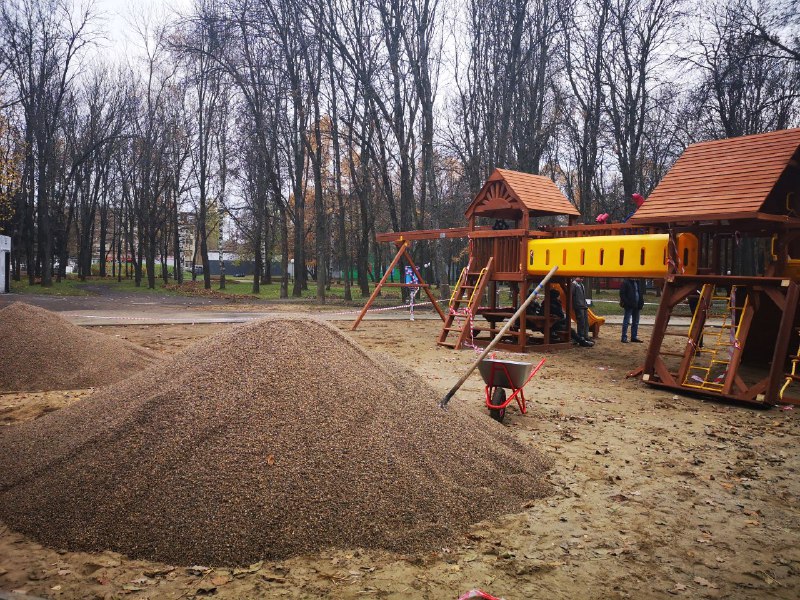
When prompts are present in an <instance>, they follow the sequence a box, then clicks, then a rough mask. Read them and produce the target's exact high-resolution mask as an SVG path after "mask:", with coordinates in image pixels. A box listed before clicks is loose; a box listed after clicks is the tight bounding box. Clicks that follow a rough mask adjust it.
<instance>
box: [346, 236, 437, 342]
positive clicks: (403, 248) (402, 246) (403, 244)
mask: <svg viewBox="0 0 800 600" xmlns="http://www.w3.org/2000/svg"><path fill="white" fill-rule="evenodd" d="M395 246H397V254H395V256H394V258H393V259H392V263H391V264H390V265H389V268H388V269H386V272H385V273H384V274H383V277H382V278H381V280H380V281H379V282H378V285H376V286H375V289H374V290H373V292H372V295H371V296H370V297H369V300H367V303H366V304H365V305H364V308H362V309H361V312H360V313H359V315H358V317H357V318H356V320H355V323H353V326H352V327H351V328H350V331H355V330H356V328H357V327H358V324H359V323H361V320H362V319H363V318H364V315H366V314H367V311H368V310H369V307H370V306H372V303H373V302H374V301H375V298H377V296H378V294H379V293H380V291H381V288H382V287H383V286H384V285H386V280H387V279H388V278H389V275H390V274H391V273H392V271H393V270H394V268H395V267H396V266H397V263H398V262H400V259H401V258H402V257H404V256H405V258H406V260H407V261H408V264H409V266H410V267H411V270H412V271H413V272H414V275H416V276H417V283H416V284H413V283H402V282H401V283H399V284H389V285H395V286H397V287H420V288H422V289H423V290H425V293H426V294H427V295H428V298H429V299H430V301H431V304H433V308H435V309H436V312H437V313H439V318H441V319H442V321H444V320H445V316H444V312H442V308H441V307H440V306H439V303H438V302H437V301H436V298H434V297H433V294H432V293H431V291H430V286H428V284H427V283H425V280H424V279H423V278H422V274H421V273H420V272H419V269H417V265H415V264H414V261H413V260H412V259H411V255H410V254H409V253H408V247H409V246H410V243H409V242H408V241H407V240H404V239H403V238H400V240H398V241H397V242H395ZM402 276H403V275H402V274H401V278H402Z"/></svg>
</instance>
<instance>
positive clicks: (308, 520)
mask: <svg viewBox="0 0 800 600" xmlns="http://www.w3.org/2000/svg"><path fill="white" fill-rule="evenodd" d="M454 376H455V374H454ZM440 397H441V394H440V393H437V392H435V391H434V390H433V389H432V388H431V387H429V386H428V385H427V384H425V383H424V382H421V381H420V380H419V377H418V376H417V375H415V374H413V373H411V372H409V371H407V370H404V369H403V368H401V367H399V366H397V365H394V364H387V363H386V361H385V360H383V359H380V360H379V359H377V358H375V357H373V356H371V355H369V354H367V353H366V352H365V351H364V350H363V349H361V348H360V347H359V346H357V345H356V344H355V343H354V342H352V341H351V340H349V339H348V338H346V337H345V336H344V335H343V334H342V333H340V332H339V331H338V330H335V329H334V328H332V327H331V326H328V325H326V324H324V323H321V322H317V321H310V320H289V319H266V320H261V321H257V322H254V323H251V324H248V325H244V326H240V327H236V328H233V329H231V330H230V331H226V332H224V333H222V334H220V335H217V336H215V337H213V338H209V339H207V340H205V341H204V342H200V343H198V344H195V345H194V346H192V347H191V348H189V349H188V350H187V351H186V352H184V353H183V354H181V355H178V356H175V357H173V358H172V359H170V360H169V361H165V362H164V363H162V364H161V365H158V366H154V367H152V368H150V369H148V370H147V371H144V372H142V373H140V374H139V375H135V376H133V377H131V378H130V379H128V380H125V381H122V382H120V383H118V384H116V385H114V386H111V387H108V388H105V389H103V390H100V391H98V392H95V393H94V394H93V395H92V396H90V397H88V398H87V399H85V400H82V401H80V402H78V403H76V404H74V405H72V406H70V407H68V408H65V409H63V410H61V411H58V412H56V413H51V414H49V415H47V416H45V417H42V418H41V419H38V420H36V421H34V422H30V423H26V424H23V425H18V426H13V427H6V428H2V430H0V517H2V518H3V520H4V521H5V522H6V523H7V524H8V525H9V526H11V527H12V528H14V529H16V530H17V531H20V532H22V533H25V534H26V535H29V536H31V537H33V538H35V539H37V540H39V541H40V542H42V543H44V544H47V545H50V546H54V547H57V548H68V549H71V550H87V551H99V550H105V549H110V550H115V551H118V552H123V553H125V554H128V555H129V556H131V557H135V558H146V559H151V560H160V561H164V562H168V563H171V564H183V565H190V564H198V563H199V564H209V565H236V564H249V563H252V562H256V561H257V560H260V559H282V558H286V557H289V556H293V555H297V554H302V553H308V552H314V551H318V550H321V549H323V548H329V547H338V548H355V547H363V548H381V549H387V550H390V551H398V552H408V551H417V550H424V549H428V550H430V549H435V548H440V547H441V545H442V544H444V543H446V542H447V541H448V540H452V539H453V538H454V537H455V536H457V535H458V534H460V533H463V532H464V531H465V530H466V529H467V528H468V527H469V525H470V524H473V523H476V522H478V521H480V520H483V519H486V518H490V517H494V516H496V515H498V514H502V513H510V512H516V511H518V510H520V509H521V508H522V506H523V504H524V503H525V502H527V501H528V500H530V499H532V498H537V497H541V496H543V495H545V494H546V493H547V492H548V486H547V484H546V483H544V481H543V473H544V471H545V470H546V469H547V468H549V466H550V461H549V460H548V459H547V458H545V457H544V456H543V455H541V454H539V453H538V452H536V451H535V450H533V449H531V448H530V447H528V446H525V445H523V444H521V443H519V442H517V441H516V440H515V439H514V438H513V437H512V436H511V435H510V434H508V433H507V432H506V431H505V429H504V428H503V427H502V426H501V425H499V424H497V423H496V422H494V421H493V420H491V419H489V418H488V417H486V416H485V415H482V414H478V413H477V411H472V410H468V408H469V407H467V406H466V405H464V404H461V403H460V402H459V401H458V400H455V401H454V402H452V403H451V408H450V409H449V410H448V411H447V412H445V411H442V410H440V409H439V408H438V407H437V405H436V403H437V401H438V400H439V398H440ZM473 400H474V399H473Z"/></svg>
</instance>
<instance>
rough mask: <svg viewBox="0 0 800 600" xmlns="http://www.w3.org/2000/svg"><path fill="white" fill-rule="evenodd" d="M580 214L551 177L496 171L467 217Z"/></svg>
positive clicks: (468, 209)
mask: <svg viewBox="0 0 800 600" xmlns="http://www.w3.org/2000/svg"><path fill="white" fill-rule="evenodd" d="M519 211H522V212H523V214H524V213H526V212H527V213H528V214H532V215H534V216H536V215H576V216H578V215H580V213H579V212H578V210H577V209H576V208H575V207H574V206H573V205H572V203H571V202H570V201H569V200H567V198H566V197H565V196H564V194H562V193H561V190H559V189H558V187H557V186H556V184H555V183H553V181H552V180H551V179H549V178H548V177H544V176H542V175H531V174H529V173H520V172H519V171H509V170H508V169H495V170H494V173H492V174H491V175H490V176H489V179H487V180H486V183H485V184H484V185H483V187H482V188H481V191H480V192H478V194H477V195H476V196H475V199H474V200H473V201H472V203H471V204H470V205H469V207H468V208H467V211H466V215H467V216H468V217H469V216H471V215H473V214H475V215H477V216H488V217H490V218H513V213H517V214H518V213H519Z"/></svg>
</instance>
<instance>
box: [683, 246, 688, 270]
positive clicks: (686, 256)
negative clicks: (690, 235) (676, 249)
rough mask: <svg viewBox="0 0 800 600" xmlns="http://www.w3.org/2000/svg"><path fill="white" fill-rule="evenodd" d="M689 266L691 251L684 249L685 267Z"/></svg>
mask: <svg viewBox="0 0 800 600" xmlns="http://www.w3.org/2000/svg"><path fill="white" fill-rule="evenodd" d="M688 264H689V249H688V248H684V249H683V266H684V267H685V266H687V265H688Z"/></svg>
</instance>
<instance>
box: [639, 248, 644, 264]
mask: <svg viewBox="0 0 800 600" xmlns="http://www.w3.org/2000/svg"><path fill="white" fill-rule="evenodd" d="M644 258H645V252H644V248H642V251H641V252H640V253H639V264H640V265H642V266H644Z"/></svg>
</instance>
